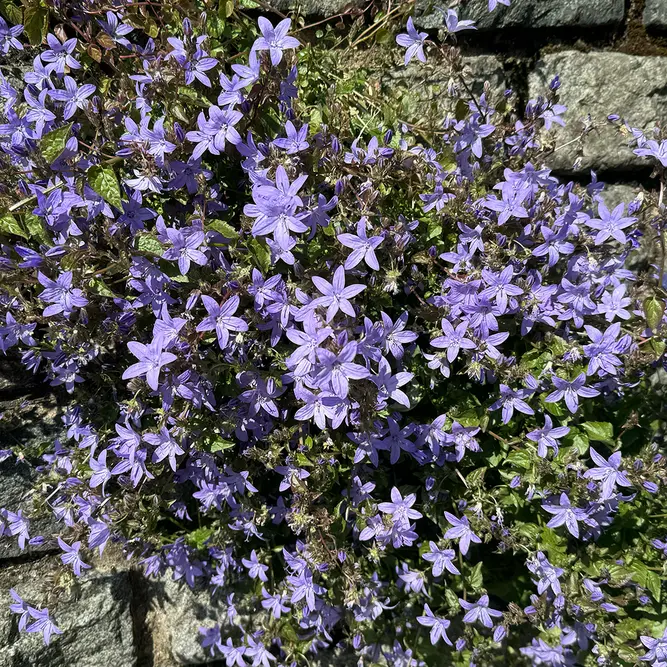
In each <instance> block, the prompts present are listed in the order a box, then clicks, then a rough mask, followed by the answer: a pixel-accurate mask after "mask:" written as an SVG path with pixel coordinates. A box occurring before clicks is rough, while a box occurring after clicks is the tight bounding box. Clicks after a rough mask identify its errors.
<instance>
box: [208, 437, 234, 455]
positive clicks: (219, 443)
mask: <svg viewBox="0 0 667 667" xmlns="http://www.w3.org/2000/svg"><path fill="white" fill-rule="evenodd" d="M233 447H234V443H233V442H232V441H231V440H225V439H223V438H218V439H216V440H214V441H213V442H212V443H211V445H210V447H209V450H210V451H211V452H212V453H215V452H224V451H225V450H226V449H232V448H233Z"/></svg>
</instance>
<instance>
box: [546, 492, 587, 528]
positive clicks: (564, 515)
mask: <svg viewBox="0 0 667 667" xmlns="http://www.w3.org/2000/svg"><path fill="white" fill-rule="evenodd" d="M559 503H560V504H558V505H551V504H544V505H542V509H543V510H546V511H547V512H549V514H553V515H554V516H553V519H550V520H549V523H548V524H547V526H549V528H557V527H558V526H562V525H563V524H565V526H566V528H567V529H568V531H569V533H570V534H571V535H572V536H573V537H576V538H578V537H579V523H578V522H579V521H586V519H588V513H587V512H586V511H585V510H582V509H579V508H578V507H573V506H572V505H571V504H570V499H569V498H568V497H567V494H566V493H561V494H560V500H559Z"/></svg>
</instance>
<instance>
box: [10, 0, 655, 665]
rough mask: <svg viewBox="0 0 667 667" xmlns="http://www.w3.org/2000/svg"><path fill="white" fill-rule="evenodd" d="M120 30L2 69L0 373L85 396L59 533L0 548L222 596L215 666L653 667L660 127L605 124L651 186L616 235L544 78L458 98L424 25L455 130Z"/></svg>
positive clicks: (28, 613)
mask: <svg viewBox="0 0 667 667" xmlns="http://www.w3.org/2000/svg"><path fill="white" fill-rule="evenodd" d="M509 4H510V3H509V0H489V3H488V7H489V10H490V11H503V7H502V6H507V5H509ZM116 5H119V7H118V9H117V10H115V11H108V12H106V14H104V15H103V16H104V18H102V15H98V14H99V13H98V14H95V13H94V12H92V13H88V14H86V13H83V14H81V15H78V14H77V18H76V20H77V21H79V22H82V23H81V25H84V24H85V25H84V27H85V31H86V32H85V34H86V35H91V34H93V33H95V34H99V35H100V36H101V38H100V39H98V42H99V44H101V45H102V46H103V49H104V53H103V54H102V55H101V56H100V59H101V60H102V62H109V63H111V61H112V60H113V66H114V68H115V72H116V74H115V75H114V77H111V78H109V77H108V76H103V74H102V70H99V71H98V70H97V69H95V67H94V66H93V65H92V64H91V63H90V62H88V61H90V50H89V49H87V48H86V46H85V45H84V44H83V43H82V39H81V35H82V34H84V33H81V30H80V29H77V30H76V31H74V30H72V33H71V34H72V36H71V37H69V38H66V35H65V34H64V33H63V31H62V30H61V31H59V33H58V34H57V35H56V34H48V36H47V39H46V41H47V45H46V47H45V48H42V47H38V48H36V49H35V55H34V62H33V68H32V69H31V70H30V71H28V72H27V73H26V74H25V77H24V79H25V80H24V82H23V85H17V84H16V82H10V80H9V79H7V78H4V77H2V78H0V98H1V100H2V106H1V113H2V114H3V116H4V118H3V119H2V122H0V170H1V171H2V174H3V177H4V179H3V183H2V185H0V306H1V309H2V315H1V317H0V324H2V326H0V349H1V350H2V352H3V353H4V354H5V355H8V356H13V357H14V358H16V359H18V360H20V363H22V364H23V367H24V369H25V373H31V374H34V375H36V376H38V377H41V378H43V379H44V380H45V381H46V382H48V383H49V384H50V385H51V386H52V387H54V388H55V390H56V391H59V392H61V393H62V396H63V397H65V399H64V400H66V401H67V404H68V406H69V407H68V409H67V411H66V412H65V414H64V417H63V423H64V429H65V431H66V435H65V437H63V438H60V439H58V440H55V441H54V442H53V443H52V445H51V447H50V448H49V449H48V451H46V453H44V452H41V453H40V456H41V461H39V470H40V473H41V475H42V477H41V483H40V487H39V488H40V489H41V491H42V492H45V493H44V497H43V502H42V504H41V508H42V510H44V509H46V510H48V511H50V512H52V514H53V515H54V516H55V518H56V519H57V520H58V521H59V522H60V525H61V526H62V530H61V532H60V534H58V535H35V534H34V531H33V528H32V526H31V521H32V520H33V519H34V518H36V516H37V515H38V514H37V509H35V511H34V512H28V511H27V510H21V509H18V508H12V507H7V508H0V538H2V539H7V540H15V541H17V544H18V546H19V548H20V549H22V550H23V549H26V548H29V547H30V545H35V544H43V543H44V542H45V541H50V542H52V543H54V545H56V546H57V547H58V548H59V549H60V551H61V561H62V566H63V568H64V570H65V571H66V572H67V573H68V576H71V577H85V576H86V572H87V570H89V569H90V568H91V567H92V566H94V561H95V559H96V558H97V557H98V556H101V555H102V553H103V551H104V550H105V549H106V548H107V547H108V546H109V545H110V544H113V545H114V547H115V548H119V549H122V550H123V551H124V552H125V553H126V554H127V555H128V557H132V558H135V559H137V560H138V561H139V562H140V563H141V565H142V566H143V568H144V570H145V572H146V574H147V576H165V575H168V576H171V577H173V578H174V579H175V580H182V581H183V582H184V584H185V585H187V586H190V587H194V586H195V585H201V586H205V587H207V589H208V590H209V591H210V594H211V597H212V600H213V599H215V598H220V599H223V600H226V604H227V619H228V623H226V624H225V623H221V624H219V625H213V626H207V627H202V628H201V629H200V633H201V643H202V646H203V647H204V649H205V650H206V652H207V653H208V654H210V656H212V657H214V658H217V659H222V660H224V661H225V662H226V664H227V666H228V667H233V666H238V667H244V666H246V665H250V666H252V667H259V666H262V667H270V666H275V667H279V666H285V667H287V666H289V667H293V666H296V665H301V664H309V663H308V659H309V658H312V656H316V655H318V654H321V653H322V652H325V651H328V650H331V649H337V650H340V651H343V652H345V653H346V654H348V655H350V660H351V663H350V664H358V665H378V664H379V665H392V666H398V667H417V666H420V665H428V666H430V665H439V664H452V665H460V666H463V665H465V666H469V667H473V666H475V665H485V666H486V665H489V666H493V665H508V664H512V665H514V664H516V665H546V666H549V667H563V666H566V665H576V664H581V665H583V664H587V665H592V664H599V665H624V664H635V662H636V661H637V660H641V661H644V662H645V663H646V664H648V665H652V666H653V667H660V666H661V665H664V664H666V661H667V630H665V629H664V628H665V626H666V625H667V612H665V608H664V604H663V603H662V602H661V595H662V593H664V587H663V580H664V572H665V569H664V567H665V565H664V564H665V562H667V561H665V554H667V547H666V546H665V541H666V540H667V538H665V534H666V533H667V529H666V528H665V526H664V521H662V522H661V519H660V517H664V516H666V514H665V512H667V495H666V494H665V492H664V488H665V484H667V466H666V463H665V458H664V422H665V415H664V413H661V412H660V410H661V409H662V408H663V403H664V398H663V395H662V390H661V389H660V388H659V387H657V386H656V383H655V378H656V376H658V377H659V376H660V373H661V372H664V370H665V347H666V341H665V336H664V332H665V325H666V324H667V322H666V318H665V296H666V292H665V289H666V288H667V284H666V282H665V280H664V264H665V256H664V247H665V240H664V226H665V220H666V213H665V207H664V204H663V197H662V193H663V191H664V183H665V173H664V168H665V163H664V155H663V153H664V151H662V148H661V147H662V146H663V144H664V141H666V140H663V139H662V137H661V135H660V130H656V131H655V133H654V135H653V138H648V137H647V136H646V135H645V134H644V133H643V132H642V131H641V130H639V129H636V128H631V127H629V126H627V125H626V124H624V123H623V122H622V121H620V120H618V119H616V120H614V121H613V122H615V123H617V124H618V125H619V127H620V128H621V129H622V130H623V131H624V132H625V134H626V135H627V136H629V137H631V141H632V142H634V143H633V147H634V148H635V151H636V152H637V154H638V155H644V156H646V158H647V160H652V164H653V165H654V166H655V168H656V174H657V177H658V179H659V182H660V185H661V193H660V195H659V196H656V195H655V194H652V193H646V195H645V196H643V198H637V199H636V200H634V201H632V202H630V203H628V204H627V205H626V204H619V205H618V206H616V207H615V208H612V210H610V209H609V208H608V207H607V206H606V205H605V203H604V199H603V192H604V184H603V183H601V182H599V181H598V180H597V178H596V177H595V175H592V177H591V182H590V183H589V184H587V185H580V184H576V183H574V182H563V181H562V180H560V179H559V178H558V177H556V176H555V175H554V174H553V173H552V172H551V170H550V169H549V168H548V167H546V166H544V163H545V160H547V158H548V152H549V150H551V149H550V146H551V145H552V141H551V136H552V134H553V132H554V130H557V126H560V125H563V123H564V122H565V121H564V119H563V115H564V113H565V111H566V109H565V107H564V106H563V105H561V104H559V100H558V88H559V85H560V82H559V80H558V78H557V77H556V78H555V79H554V81H553V83H552V84H551V86H550V88H549V90H547V91H545V95H544V97H541V98H538V99H534V100H530V101H529V102H528V103H527V105H526V106H525V108H523V109H518V108H517V107H516V104H517V103H516V96H515V95H513V93H512V91H506V92H505V94H504V95H502V96H500V97H499V98H498V99H494V98H493V97H492V95H491V93H490V92H489V91H488V90H484V91H483V92H482V93H480V94H477V93H475V92H474V91H472V89H471V88H470V87H469V86H468V85H467V84H466V80H465V76H466V74H465V72H464V71H462V70H460V69H456V67H457V65H456V63H457V62H458V59H457V57H456V54H455V53H456V50H455V49H454V48H453V47H451V45H449V44H445V45H442V46H440V45H438V44H437V43H435V42H433V41H431V40H430V39H429V35H428V33H425V32H419V31H418V30H417V28H416V27H415V25H414V23H413V21H412V19H410V20H409V21H408V23H407V32H405V33H401V34H399V35H398V36H397V38H396V41H397V43H398V45H399V46H400V47H403V48H404V49H406V50H405V52H401V53H400V55H397V58H400V61H401V62H404V63H405V64H407V63H408V62H409V61H410V60H412V59H417V60H418V61H421V62H422V63H425V64H426V65H427V64H428V61H429V59H430V58H431V57H435V58H444V59H445V60H447V59H451V61H447V62H448V63H449V64H450V65H451V67H452V68H453V72H454V74H453V76H454V79H458V80H460V81H459V83H457V84H453V85H452V86H451V90H450V91H449V92H450V95H451V96H452V97H454V98H455V101H456V100H458V104H456V105H455V106H456V113H455V114H453V115H449V116H447V117H446V118H444V119H443V121H442V124H441V125H440V127H439V129H438V133H437V134H434V135H432V136H434V137H436V138H435V139H432V140H431V141H427V139H426V137H427V136H431V135H428V133H424V134H422V130H423V128H419V127H416V126H412V125H410V124H409V123H408V122H401V123H399V124H397V125H396V126H395V127H379V128H368V129H367V130H366V131H365V132H364V133H361V134H357V135H355V136H352V135H350V133H349V132H348V131H347V130H346V128H345V127H342V126H341V127H340V128H337V127H333V126H331V125H329V126H327V125H323V124H315V123H314V122H313V121H312V116H310V115H309V113H308V112H309V108H308V103H307V102H306V101H304V100H303V99H302V97H303V96H302V93H303V88H302V87H301V86H302V84H301V78H300V73H299V69H300V65H301V62H302V58H303V59H305V58H306V57H308V56H307V55H306V54H305V53H303V52H304V51H305V50H303V49H302V48H301V47H302V40H300V39H298V38H297V37H296V36H294V33H292V24H291V21H290V19H283V20H282V21H279V22H278V23H277V24H274V22H272V21H271V20H270V19H269V18H266V17H260V18H259V20H258V29H257V28H254V27H250V26H249V25H248V24H247V22H246V23H243V21H242V20H241V19H240V21H241V23H240V25H242V26H243V28H244V30H245V32H244V35H245V36H244V37H239V38H238V39H239V40H240V41H242V40H243V39H245V40H246V41H247V43H248V46H249V49H248V50H247V54H246V56H245V58H237V57H235V56H234V57H232V56H231V55H230V54H229V51H228V50H226V49H225V48H223V47H222V46H220V42H218V41H216V39H215V38H213V37H211V36H210V35H207V34H206V26H207V19H206V17H205V16H204V17H200V18H199V19H198V20H194V19H193V20H190V19H185V20H184V21H183V23H182V25H181V26H176V27H175V28H174V34H170V35H168V36H166V37H165V38H162V39H155V38H153V37H148V36H147V35H146V34H144V33H143V32H142V31H141V29H140V28H138V27H135V25H136V21H133V20H132V16H133V14H132V12H133V11H134V9H133V8H132V7H131V3H128V4H127V6H125V5H124V3H116ZM120 5H123V6H122V7H121V6H120ZM443 21H444V26H445V27H446V32H448V33H449V34H450V35H453V34H454V33H458V32H460V31H462V30H469V29H474V25H473V22H472V21H466V20H459V18H458V14H457V12H456V11H455V10H454V9H449V10H448V11H447V12H446V13H445V14H444V16H443ZM77 25H78V24H77ZM66 28H67V25H66ZM291 33H292V34H291ZM68 34H69V33H68ZM21 36H22V30H21V27H20V26H16V27H9V26H8V25H7V24H6V23H4V22H0V50H2V52H3V53H8V52H9V51H10V50H15V49H22V48H23V46H24V45H23V43H22V41H21ZM452 39H453V38H452ZM26 48H27V47H26ZM96 48H98V47H96ZM98 50H99V49H98ZM239 50H240V51H241V52H243V49H242V48H240V49H239ZM119 54H122V55H123V56H128V57H126V58H122V56H120V55H119ZM427 56H428V57H427ZM86 59H88V60H86ZM105 59H106V60H105ZM84 64H85V65H86V66H85V67H84V66H83V65H84ZM89 65H90V66H89ZM554 74H556V73H554ZM463 84H466V85H463ZM468 91H470V92H468ZM306 121H307V122H306ZM661 142H662V143H661ZM661 151H662V152H661ZM661 248H662V251H661ZM642 253H644V254H643V255H642ZM646 253H648V254H646ZM1 454H2V457H3V458H6V457H7V458H10V457H13V456H21V457H24V456H31V455H34V452H30V451H28V452H24V451H22V450H21V449H20V448H16V451H3V452H1ZM11 596H12V600H13V601H12V603H11V611H12V612H14V614H15V615H16V617H17V623H18V630H20V631H26V632H29V633H32V632H40V633H41V634H42V635H43V637H44V641H45V642H46V643H48V642H49V641H57V638H56V635H58V634H60V633H61V630H60V629H59V628H58V627H57V612H56V613H54V615H53V618H52V617H51V616H50V612H49V610H48V609H46V608H38V607H39V606H40V604H39V601H25V600H23V598H22V597H21V592H20V591H17V590H13V589H12V592H11ZM33 605H34V606H33ZM241 605H242V606H243V607H244V608H245V609H247V610H248V613H247V614H244V615H243V618H244V619H246V620H242V616H241V614H239V613H237V606H238V607H240V606H241ZM223 606H224V603H223ZM248 618H249V619H251V620H249V621H248V620H247V619H248ZM663 631H664V632H663ZM443 661H444V662H443Z"/></svg>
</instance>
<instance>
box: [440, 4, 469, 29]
mask: <svg viewBox="0 0 667 667" xmlns="http://www.w3.org/2000/svg"><path fill="white" fill-rule="evenodd" d="M440 11H443V10H440ZM443 13H444V12H443ZM445 30H447V32H451V33H452V34H453V33H455V32H460V31H461V30H477V28H475V22H474V21H459V15H458V14H457V13H456V12H455V11H454V10H453V9H448V10H447V14H446V15H445Z"/></svg>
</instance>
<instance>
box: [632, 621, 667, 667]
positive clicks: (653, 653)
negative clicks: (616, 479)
mask: <svg viewBox="0 0 667 667" xmlns="http://www.w3.org/2000/svg"><path fill="white" fill-rule="evenodd" d="M639 639H640V641H641V643H642V644H644V646H645V647H646V648H647V649H648V653H645V654H644V655H643V656H642V657H641V658H640V659H641V660H645V661H648V662H652V663H653V664H654V666H655V667H659V666H660V665H661V664H663V663H664V662H665V661H666V660H667V628H665V630H664V631H663V633H662V637H660V638H659V639H654V638H653V637H647V636H646V635H641V636H640V637H639Z"/></svg>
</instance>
